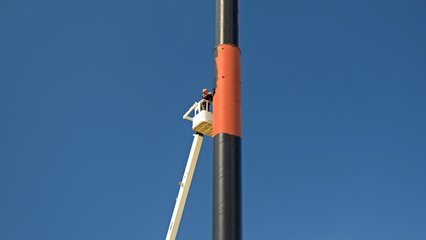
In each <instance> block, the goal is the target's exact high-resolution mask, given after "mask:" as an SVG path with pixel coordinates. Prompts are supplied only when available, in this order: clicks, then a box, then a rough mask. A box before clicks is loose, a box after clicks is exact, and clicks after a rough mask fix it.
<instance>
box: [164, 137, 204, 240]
mask: <svg viewBox="0 0 426 240" xmlns="http://www.w3.org/2000/svg"><path fill="white" fill-rule="evenodd" d="M202 144H203V136H201V135H199V134H194V141H193V142H192V147H191V152H190V153H189V157H188V162H187V163H186V167H185V172H184V174H183V178H182V182H180V183H179V185H180V189H179V194H178V196H177V198H176V204H175V208H174V210H173V215H172V219H171V221H170V225H169V230H168V232H167V236H166V240H175V239H176V234H177V231H178V229H179V224H180V220H181V218H182V213H183V209H184V208H185V202H186V197H187V196H188V192H189V188H190V187H191V181H192V176H194V171H195V167H196V166H197V160H198V155H199V154H200V150H201V145H202Z"/></svg>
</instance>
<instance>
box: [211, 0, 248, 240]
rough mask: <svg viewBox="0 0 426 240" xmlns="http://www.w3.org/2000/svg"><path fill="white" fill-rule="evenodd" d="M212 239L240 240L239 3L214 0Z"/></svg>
mask: <svg viewBox="0 0 426 240" xmlns="http://www.w3.org/2000/svg"><path fill="white" fill-rule="evenodd" d="M215 65H216V76H215V91H214V92H215V95H214V100H213V144H214V145H213V240H240V239H242V216H241V212H242V206H241V200H242V197H241V78H240V49H239V46H238V0H216V48H215Z"/></svg>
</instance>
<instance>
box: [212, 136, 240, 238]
mask: <svg viewBox="0 0 426 240" xmlns="http://www.w3.org/2000/svg"><path fill="white" fill-rule="evenodd" d="M213 142H214V143H213V144H214V145H213V159H214V163H213V172H214V174H213V185H214V189H213V239H214V240H237V239H242V233H241V229H242V225H241V224H242V221H241V220H242V219H241V138H239V137H236V136H232V135H229V134H226V133H221V134H218V135H216V136H215V137H214V139H213Z"/></svg>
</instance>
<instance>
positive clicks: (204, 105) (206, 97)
mask: <svg viewBox="0 0 426 240" xmlns="http://www.w3.org/2000/svg"><path fill="white" fill-rule="evenodd" d="M201 98H202V99H203V100H205V101H202V102H201V110H207V111H209V109H208V107H207V103H206V101H208V102H209V103H210V104H211V102H212V101H213V94H212V93H211V92H209V90H208V89H207V88H204V89H203V95H202V96H201Z"/></svg>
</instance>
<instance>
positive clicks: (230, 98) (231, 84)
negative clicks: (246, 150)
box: [213, 44, 241, 137]
mask: <svg viewBox="0 0 426 240" xmlns="http://www.w3.org/2000/svg"><path fill="white" fill-rule="evenodd" d="M216 51H217V56H216V59H215V61H216V67H217V82H216V89H215V94H214V98H213V136H215V135H216V134H219V133H227V134H231V135H234V136H238V137H241V78H240V49H239V48H238V47H237V46H235V45H232V44H223V45H218V46H217V47H216Z"/></svg>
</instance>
